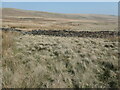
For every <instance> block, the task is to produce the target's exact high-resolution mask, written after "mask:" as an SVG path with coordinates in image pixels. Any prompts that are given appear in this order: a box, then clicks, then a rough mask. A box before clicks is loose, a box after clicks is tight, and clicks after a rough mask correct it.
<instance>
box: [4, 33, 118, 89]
mask: <svg viewBox="0 0 120 90" xmlns="http://www.w3.org/2000/svg"><path fill="white" fill-rule="evenodd" d="M7 34H8V35H10V34H9V33H7ZM12 36H14V37H13V41H12V42H13V43H14V45H12V43H11V44H9V43H10V42H9V41H8V42H9V43H8V42H7V43H6V44H7V45H6V47H9V48H12V47H13V46H14V49H7V51H6V52H7V53H8V54H5V55H4V57H3V59H4V60H3V70H4V72H3V87H5V88H78V87H83V88H87V87H89V88H91V87H93V88H100V87H118V84H117V72H118V71H117V67H118V65H117V64H118V58H117V52H118V47H117V42H111V41H108V42H105V41H106V40H104V39H95V38H94V39H92V38H78V37H53V36H44V35H43V36H33V35H20V36H18V35H17V36H16V35H14V34H13V35H12ZM5 37H6V38H8V37H7V36H6V35H5ZM6 41H7V40H6ZM106 46H107V47H106ZM111 46H112V47H111Z"/></svg>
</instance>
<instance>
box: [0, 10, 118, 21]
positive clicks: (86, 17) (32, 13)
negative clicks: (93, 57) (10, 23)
mask: <svg viewBox="0 0 120 90" xmlns="http://www.w3.org/2000/svg"><path fill="white" fill-rule="evenodd" d="M2 15H3V18H4V17H8V16H12V17H16V16H17V17H18V16H19V17H45V18H64V19H76V20H110V19H117V16H112V15H97V14H62V13H50V12H42V11H32V10H22V9H15V8H2Z"/></svg>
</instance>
